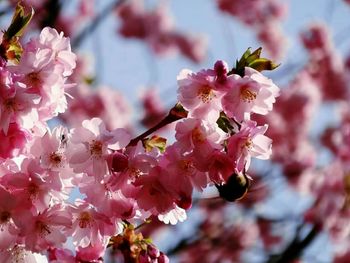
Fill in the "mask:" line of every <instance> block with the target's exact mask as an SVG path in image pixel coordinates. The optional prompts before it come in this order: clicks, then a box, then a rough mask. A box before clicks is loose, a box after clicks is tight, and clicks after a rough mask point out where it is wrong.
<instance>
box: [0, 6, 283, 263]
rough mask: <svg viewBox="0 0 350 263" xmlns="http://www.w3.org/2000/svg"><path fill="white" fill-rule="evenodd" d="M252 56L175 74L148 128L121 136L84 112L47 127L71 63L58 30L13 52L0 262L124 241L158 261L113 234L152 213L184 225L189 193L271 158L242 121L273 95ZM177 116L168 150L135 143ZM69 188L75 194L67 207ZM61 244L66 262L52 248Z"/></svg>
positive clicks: (95, 254) (6, 85) (138, 243)
mask: <svg viewBox="0 0 350 263" xmlns="http://www.w3.org/2000/svg"><path fill="white" fill-rule="evenodd" d="M19 15H21V13H19ZM5 34H7V35H5V37H4V39H5V40H6V41H9V42H10V41H12V39H11V37H10V36H9V35H10V33H8V32H7V33H5ZM5 40H4V41H5ZM4 41H3V44H2V47H3V48H4V49H6V48H7V47H8V46H5V44H4V43H5V42H4ZM6 51H7V50H6ZM260 52H261V50H260V49H258V50H256V51H255V52H253V53H252V54H251V53H250V50H248V51H247V52H246V53H245V55H244V56H243V57H242V59H241V60H240V63H239V64H238V65H237V68H235V69H232V70H229V68H228V66H227V64H226V62H224V61H218V62H216V63H215V65H214V69H207V70H202V71H200V72H197V73H194V72H191V71H190V70H183V71H181V72H180V74H179V76H178V85H179V90H178V101H179V103H178V104H177V105H176V106H175V107H174V108H172V109H171V111H170V112H169V114H168V115H167V116H166V117H165V119H163V121H161V122H160V123H159V124H158V125H156V126H155V128H151V129H150V130H149V131H148V132H146V133H144V134H142V135H140V136H139V137H136V138H134V139H132V140H131V136H130V133H129V131H128V130H127V129H125V128H112V129H110V128H109V127H108V128H107V127H106V124H105V123H104V122H103V121H102V120H101V119H100V118H96V117H95V118H92V119H85V120H83V121H82V123H81V125H75V127H74V128H72V129H70V130H69V129H67V128H64V127H62V126H58V127H56V128H53V129H51V128H50V127H49V126H48V124H47V121H48V120H51V119H52V118H53V117H55V116H57V115H58V114H59V113H63V112H64V111H65V110H66V109H67V100H66V96H67V93H66V89H67V88H68V87H70V88H72V87H73V85H72V84H67V83H66V80H67V78H68V77H69V76H71V75H72V73H73V69H74V68H75V66H76V57H75V55H74V54H73V53H72V52H71V48H70V42H69V39H68V38H66V37H64V36H63V33H61V34H59V33H58V32H57V31H56V30H55V29H52V28H44V29H43V30H42V31H41V33H40V36H39V37H34V38H32V39H31V40H30V41H29V42H28V43H27V44H25V45H24V47H23V52H21V53H18V54H19V55H20V56H19V57H16V61H18V63H15V61H14V60H11V59H10V58H9V57H8V56H3V57H2V61H1V67H0V74H1V82H2V83H1V85H0V89H1V90H0V107H1V115H0V132H1V134H0V136H1V138H2V139H3V141H2V144H1V148H0V150H1V151H0V156H1V159H0V163H1V169H0V203H1V204H0V220H1V221H0V228H1V232H0V240H1V242H0V259H1V261H9V262H11V261H16V260H17V259H18V258H20V259H22V260H24V259H25V255H32V256H34V254H32V253H41V254H44V253H46V254H47V255H48V256H49V258H50V260H51V261H52V262H62V261H64V262H76V261H84V262H85V261H89V262H90V261H93V262H98V261H100V260H101V257H102V256H103V254H104V251H105V250H106V248H107V246H108V245H109V246H113V247H118V245H120V242H121V240H124V241H125V240H128V242H129V243H130V249H132V250H130V253H131V255H132V256H133V257H134V258H135V257H136V258H138V262H167V261H168V259H167V257H166V256H165V255H164V254H162V253H161V252H159V251H158V250H157V249H156V248H155V247H154V246H153V245H152V244H151V242H146V241H144V240H143V238H139V237H138V236H137V235H134V234H130V231H129V232H128V231H126V230H125V228H128V227H129V226H130V225H136V224H137V223H138V222H142V221H143V220H146V219H147V218H148V217H150V216H152V215H153V216H156V217H158V219H159V220H160V221H163V222H165V223H171V224H176V223H177V222H178V221H183V220H185V219H186V212H185V210H187V209H189V208H190V207H191V204H192V192H193V190H194V189H197V190H199V191H202V190H203V189H204V188H205V187H207V186H208V185H209V184H212V185H214V184H215V185H216V186H217V187H218V189H220V187H222V186H223V185H225V184H228V183H229V182H235V181H237V180H238V179H239V178H243V180H245V181H246V183H247V186H248V180H249V179H248V176H247V175H246V171H247V170H248V168H249V165H250V161H251V157H256V158H259V159H267V158H269V156H270V154H271V140H270V139H269V138H267V137H266V136H265V135H264V133H265V132H266V130H267V126H266V125H264V126H258V125H257V123H256V122H255V121H252V120H251V119H250V115H251V114H253V113H254V114H263V115H265V114H267V113H268V112H269V111H271V109H272V105H273V103H274V102H275V98H276V97H277V96H278V94H279V89H278V88H277V86H275V85H274V84H273V83H272V81H271V80H269V79H267V78H266V77H264V76H263V75H262V74H261V73H260V72H259V71H257V70H255V69H254V67H255V68H256V69H266V68H271V67H272V66H271V62H270V61H267V60H266V59H261V58H260ZM6 54H8V52H7V53H6ZM242 63H243V64H242ZM261 63H263V64H261ZM266 63H267V64H266ZM242 65H243V66H242ZM249 65H252V67H247V66H249ZM244 66H246V67H244ZM77 94H79V93H77ZM82 108H84V106H82ZM83 112H87V111H83ZM82 118H83V117H82ZM180 119H182V120H181V121H179V122H177V124H176V126H175V142H174V143H173V144H171V145H169V146H166V139H165V138H162V137H159V136H156V135H154V136H152V137H150V138H148V137H147V136H148V135H150V134H152V133H153V132H154V131H156V130H158V129H159V128H162V127H163V126H165V125H166V124H170V123H172V122H175V121H177V120H180ZM236 177H237V180H232V179H230V178H234V179H235V178H236ZM226 188H227V187H226ZM72 190H79V192H80V193H81V195H80V199H76V200H74V202H73V203H72V202H70V199H69V198H70V195H71V191H72ZM230 201H233V200H230ZM126 222H127V223H126ZM120 234H121V235H122V236H119V237H120V238H117V237H118V235H120ZM68 237H71V240H72V243H73V245H74V246H75V247H76V253H75V255H73V254H72V252H71V251H69V250H66V249H65V247H64V246H65V243H66V241H67V238H68ZM111 237H114V238H111ZM124 241H123V242H124ZM134 243H135V244H134Z"/></svg>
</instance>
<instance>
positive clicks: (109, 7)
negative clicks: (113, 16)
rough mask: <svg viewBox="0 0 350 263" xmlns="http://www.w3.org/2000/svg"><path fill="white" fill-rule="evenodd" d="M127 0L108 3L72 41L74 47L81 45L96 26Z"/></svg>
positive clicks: (115, 0)
mask: <svg viewBox="0 0 350 263" xmlns="http://www.w3.org/2000/svg"><path fill="white" fill-rule="evenodd" d="M125 1H126V0H114V1H112V2H111V3H110V4H109V5H107V6H106V7H105V8H104V9H103V10H102V11H101V12H100V13H99V14H98V15H97V16H96V17H95V18H94V20H93V21H91V23H90V25H88V26H87V27H85V28H84V29H83V30H82V31H81V32H80V33H79V34H78V35H77V36H76V37H75V38H74V39H73V41H72V47H73V48H77V47H79V46H80V44H81V43H82V41H83V40H84V39H85V38H86V37H87V36H88V35H89V34H91V33H92V32H93V31H95V30H96V28H97V27H98V26H99V24H100V23H101V22H102V21H103V20H104V19H105V18H106V17H107V16H108V15H109V14H110V13H111V12H112V11H113V10H114V9H115V8H116V7H118V6H119V5H121V4H122V3H124V2H125Z"/></svg>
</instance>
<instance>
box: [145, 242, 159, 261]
mask: <svg viewBox="0 0 350 263" xmlns="http://www.w3.org/2000/svg"><path fill="white" fill-rule="evenodd" d="M147 254H148V255H149V256H150V257H151V258H152V259H154V258H157V257H159V255H160V252H159V249H158V248H156V247H155V246H152V245H148V246H147Z"/></svg>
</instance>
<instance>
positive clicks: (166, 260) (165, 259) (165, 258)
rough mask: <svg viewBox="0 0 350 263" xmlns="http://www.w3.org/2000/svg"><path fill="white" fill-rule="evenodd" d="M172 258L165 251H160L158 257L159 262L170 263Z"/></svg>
mask: <svg viewBox="0 0 350 263" xmlns="http://www.w3.org/2000/svg"><path fill="white" fill-rule="evenodd" d="M169 262H170V260H169V258H168V256H167V255H165V254H164V253H163V252H160V255H159V257H158V263H169Z"/></svg>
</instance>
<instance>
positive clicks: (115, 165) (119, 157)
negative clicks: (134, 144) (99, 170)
mask: <svg viewBox="0 0 350 263" xmlns="http://www.w3.org/2000/svg"><path fill="white" fill-rule="evenodd" d="M128 163H129V161H128V157H127V156H126V155H125V154H122V153H120V152H115V153H113V156H112V164H111V169H112V171H113V172H117V173H118V172H122V171H124V170H125V169H126V168H127V167H128Z"/></svg>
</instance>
